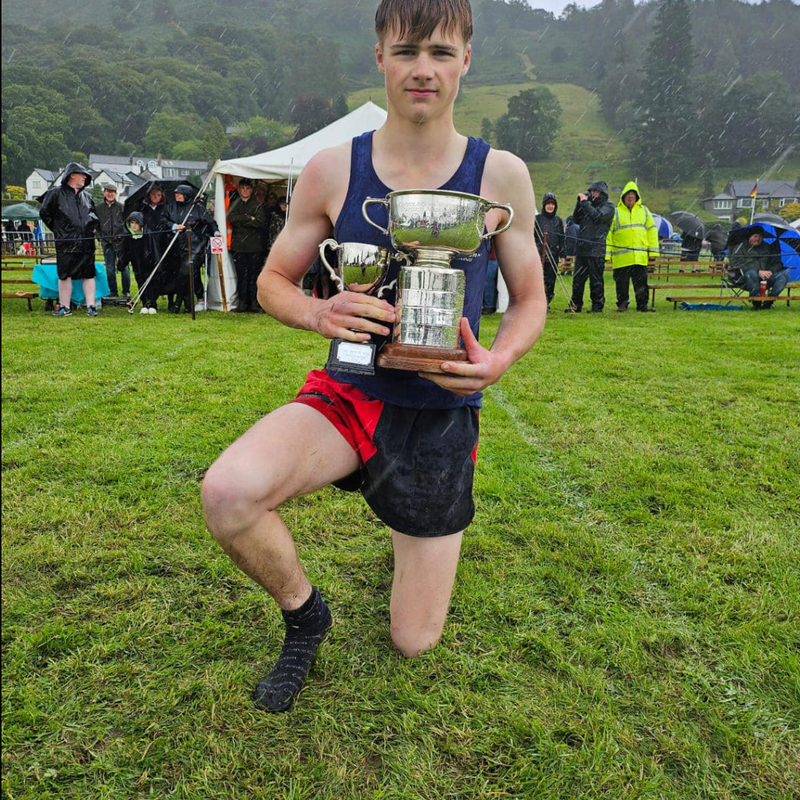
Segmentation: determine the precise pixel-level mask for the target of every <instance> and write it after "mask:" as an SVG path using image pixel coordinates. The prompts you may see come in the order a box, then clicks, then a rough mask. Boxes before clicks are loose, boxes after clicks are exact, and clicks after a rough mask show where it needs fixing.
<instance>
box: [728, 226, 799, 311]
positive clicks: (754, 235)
mask: <svg viewBox="0 0 800 800" xmlns="http://www.w3.org/2000/svg"><path fill="white" fill-rule="evenodd" d="M730 260H731V267H733V268H734V269H739V270H741V274H742V277H743V278H744V284H745V286H746V287H747V291H748V293H749V295H750V297H756V296H757V295H758V294H760V291H761V284H762V282H766V294H767V295H769V296H770V297H777V296H778V295H779V294H780V293H781V292H782V291H783V290H784V287H785V286H786V284H787V283H788V282H789V270H788V269H786V267H785V266H784V265H783V262H782V259H781V257H780V255H779V254H775V252H774V250H773V248H772V247H770V245H768V244H767V243H766V242H765V241H764V234H763V232H762V231H761V230H759V229H752V232H751V233H750V236H749V237H748V238H747V241H744V242H741V243H740V244H739V245H738V246H737V247H736V248H735V249H734V251H733V252H732V253H731V258H730ZM773 302H774V301H773V300H770V301H766V302H764V303H760V302H758V301H757V300H756V301H753V311H760V310H761V309H762V308H763V309H765V310H766V309H770V308H772V304H773Z"/></svg>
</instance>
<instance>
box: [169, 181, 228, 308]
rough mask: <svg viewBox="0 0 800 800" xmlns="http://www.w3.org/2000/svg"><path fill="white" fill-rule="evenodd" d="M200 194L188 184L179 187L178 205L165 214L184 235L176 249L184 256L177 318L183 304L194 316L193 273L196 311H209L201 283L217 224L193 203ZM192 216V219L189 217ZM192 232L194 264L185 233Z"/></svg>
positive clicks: (177, 288) (179, 285)
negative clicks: (203, 268)
mask: <svg viewBox="0 0 800 800" xmlns="http://www.w3.org/2000/svg"><path fill="white" fill-rule="evenodd" d="M196 192H197V190H196V189H195V188H194V186H191V185H190V184H188V183H182V184H180V185H179V186H176V187H175V201H174V202H173V203H170V204H169V205H168V206H167V209H166V211H165V212H164V221H165V223H167V224H168V225H169V226H170V228H171V230H172V231H173V232H174V231H181V232H182V235H180V236H178V241H177V242H176V243H175V246H177V248H178V252H179V253H180V267H179V270H178V280H177V286H176V292H175V294H176V295H177V299H176V301H175V303H174V304H173V305H172V306H171V307H170V309H169V310H170V311H171V312H172V313H173V314H177V313H179V312H180V309H181V302H183V306H184V308H183V310H184V313H187V314H188V313H190V312H191V303H192V302H194V298H192V294H191V288H190V283H189V270H191V271H192V273H193V277H194V293H195V297H196V299H197V303H196V305H195V307H194V310H195V311H205V303H204V301H203V283H202V280H201V273H202V269H201V267H202V264H203V263H204V262H205V249H206V246H207V244H208V240H209V238H210V237H211V236H218V235H219V231H218V230H217V223H216V222H214V218H213V217H212V216H211V215H210V214H209V213H208V211H207V210H206V207H205V206H204V205H202V204H201V203H200V202H199V201H195V202H193V199H194V196H195V193H196ZM187 215H188V216H187ZM186 230H188V231H189V232H190V234H189V235H190V236H191V260H190V252H189V241H188V237H187V236H186V233H185V231H186Z"/></svg>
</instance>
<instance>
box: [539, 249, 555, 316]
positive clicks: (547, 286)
mask: <svg viewBox="0 0 800 800" xmlns="http://www.w3.org/2000/svg"><path fill="white" fill-rule="evenodd" d="M542 267H543V269H544V293H545V296H546V297H547V305H548V306H549V305H550V301H551V300H552V299H553V296H554V295H555V293H556V270H557V269H558V267H557V265H555V264H553V263H552V262H551V261H549V260H548V259H546V258H545V259H544V261H543V263H542Z"/></svg>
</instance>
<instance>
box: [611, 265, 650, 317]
mask: <svg viewBox="0 0 800 800" xmlns="http://www.w3.org/2000/svg"><path fill="white" fill-rule="evenodd" d="M629 281H630V282H632V283H633V296H634V297H635V298H636V308H638V309H639V311H644V309H646V308H647V267H645V266H643V265H641V264H633V265H631V266H630V267H619V268H618V269H615V270H614V283H615V284H616V286H617V308H627V307H628V302H629V295H628V282H629Z"/></svg>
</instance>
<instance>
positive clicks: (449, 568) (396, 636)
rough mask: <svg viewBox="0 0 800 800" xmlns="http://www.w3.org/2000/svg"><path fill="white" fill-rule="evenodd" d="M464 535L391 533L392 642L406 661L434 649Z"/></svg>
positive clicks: (444, 615) (444, 616) (440, 629)
mask: <svg viewBox="0 0 800 800" xmlns="http://www.w3.org/2000/svg"><path fill="white" fill-rule="evenodd" d="M462 537H463V531H461V532H459V533H454V534H453V535H452V536H437V537H431V538H422V537H418V536H406V535H405V534H402V533H398V532H397V531H392V545H393V546H394V581H393V583H392V600H391V605H390V613H391V631H392V641H393V642H394V645H395V647H397V649H398V650H399V651H400V652H401V653H402V654H403V655H404V656H406V657H408V658H415V657H416V656H418V655H419V654H420V653H422V652H423V651H425V650H429V649H430V648H432V647H434V646H435V645H436V643H437V642H438V641H439V637H440V636H441V635H442V628H443V627H444V621H445V618H446V617H447V610H448V608H449V606H450V595H451V594H452V591H453V582H454V581H455V577H456V567H457V566H458V557H459V553H460V552H461V539H462Z"/></svg>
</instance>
